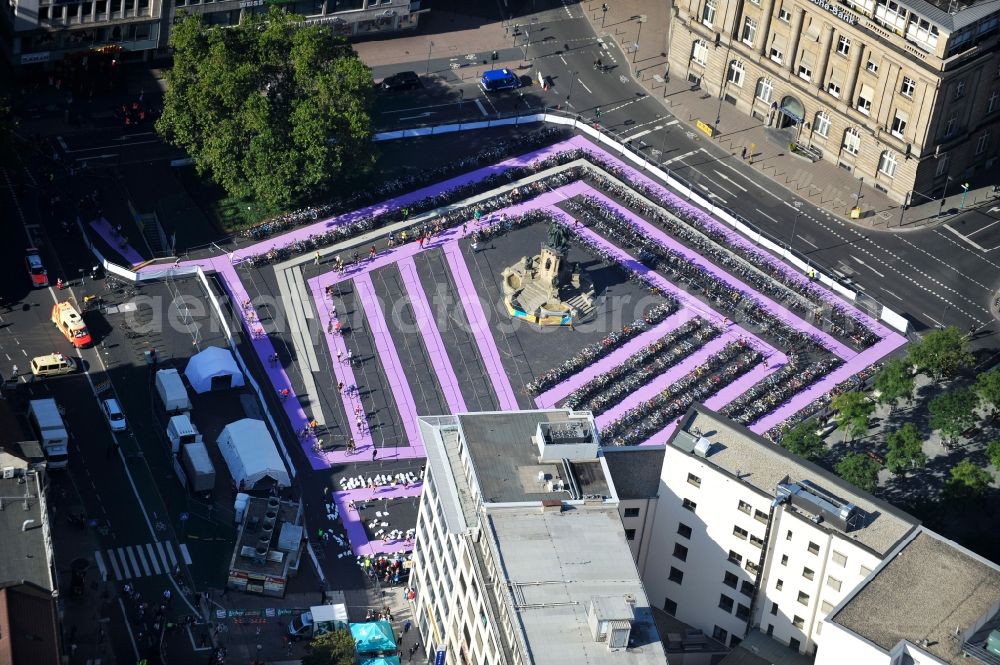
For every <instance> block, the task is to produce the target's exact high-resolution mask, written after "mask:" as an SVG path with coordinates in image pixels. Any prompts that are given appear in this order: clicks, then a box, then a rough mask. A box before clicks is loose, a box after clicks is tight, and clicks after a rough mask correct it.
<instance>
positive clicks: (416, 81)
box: [379, 72, 424, 91]
mask: <svg viewBox="0 0 1000 665" xmlns="http://www.w3.org/2000/svg"><path fill="white" fill-rule="evenodd" d="M379 87H380V88H382V89H383V90H389V91H393V90H415V89H417V88H422V87H424V84H423V83H421V82H420V77H419V76H417V73H416V72H399V73H398V74H393V75H392V76H386V77H385V78H384V79H382V82H381V83H380V84H379Z"/></svg>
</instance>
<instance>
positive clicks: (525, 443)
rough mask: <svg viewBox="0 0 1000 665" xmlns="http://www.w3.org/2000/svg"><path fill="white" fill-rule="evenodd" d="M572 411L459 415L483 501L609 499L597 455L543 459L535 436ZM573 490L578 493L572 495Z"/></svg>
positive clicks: (608, 488) (569, 451)
mask: <svg viewBox="0 0 1000 665" xmlns="http://www.w3.org/2000/svg"><path fill="white" fill-rule="evenodd" d="M570 413H571V412H570V411H567V410H565V409H560V410H551V411H513V412H486V413H466V414H460V415H458V416H456V418H457V420H458V425H459V429H460V431H461V435H462V440H463V441H464V442H465V450H466V452H467V454H468V455H469V456H470V457H471V458H472V463H473V466H474V467H475V473H476V478H477V479H478V481H479V490H480V492H481V493H482V498H483V502H484V503H518V502H523V501H545V500H548V499H566V498H582V497H584V496H595V495H596V496H602V497H606V496H609V495H610V494H611V493H612V492H611V488H610V486H609V484H608V481H607V478H606V476H605V471H604V466H603V465H602V464H601V461H600V460H599V459H596V458H594V459H573V458H572V457H567V459H569V460H571V461H570V463H569V464H568V465H567V464H564V463H563V460H562V459H560V458H553V459H546V460H541V459H540V458H541V455H540V453H539V447H538V443H537V441H536V438H535V435H536V434H537V432H538V428H539V423H552V424H558V423H566V422H568V421H569V420H570ZM588 415H589V414H588ZM557 447H558V446H557ZM567 449H568V450H567V455H569V454H570V453H572V452H573V450H575V448H574V447H573V446H572V445H568V446H567ZM540 474H541V475H540ZM559 480H561V481H563V483H564V484H563V486H564V487H565V488H566V489H563V490H553V489H552V485H551V484H550V481H559ZM570 481H573V482H570ZM567 492H570V494H569V495H567ZM574 492H575V493H576V494H578V496H573V493H574Z"/></svg>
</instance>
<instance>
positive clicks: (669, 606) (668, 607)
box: [663, 598, 677, 616]
mask: <svg viewBox="0 0 1000 665" xmlns="http://www.w3.org/2000/svg"><path fill="white" fill-rule="evenodd" d="M663 611H664V612H666V613H667V614H669V615H670V616H674V615H676V614H677V603H675V602H674V601H672V600H670V599H669V598H664V599H663Z"/></svg>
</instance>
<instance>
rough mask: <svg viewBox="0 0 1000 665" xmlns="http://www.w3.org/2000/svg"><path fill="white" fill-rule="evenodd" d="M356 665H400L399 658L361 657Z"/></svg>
mask: <svg viewBox="0 0 1000 665" xmlns="http://www.w3.org/2000/svg"><path fill="white" fill-rule="evenodd" d="M358 665H400V663H399V656H375V657H373V658H366V657H365V656H361V660H359V661H358Z"/></svg>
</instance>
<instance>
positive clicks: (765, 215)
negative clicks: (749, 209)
mask: <svg viewBox="0 0 1000 665" xmlns="http://www.w3.org/2000/svg"><path fill="white" fill-rule="evenodd" d="M754 210H756V211H757V212H759V213H760V214H761V215H763V216H764V217H767V218H768V219H769V220H771V221H772V222H774V223H775V224H781V222H780V221H778V220H776V219H775V218H774V217H771V216H770V215H769V214H767V213H766V212H764V211H763V210H761V209H760V208H754Z"/></svg>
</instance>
